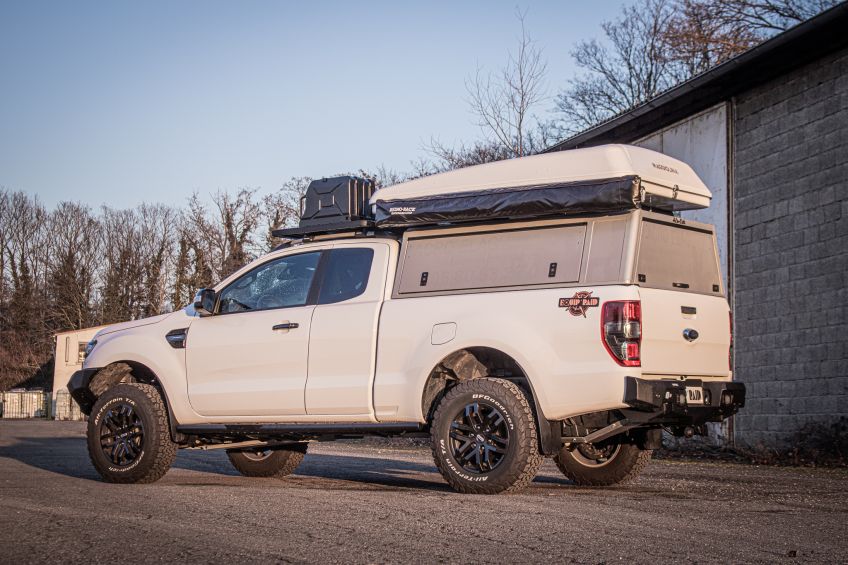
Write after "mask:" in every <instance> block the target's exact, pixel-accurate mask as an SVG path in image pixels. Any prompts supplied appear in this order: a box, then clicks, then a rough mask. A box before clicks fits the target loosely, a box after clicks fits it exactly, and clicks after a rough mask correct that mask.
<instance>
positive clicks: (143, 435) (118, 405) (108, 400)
mask: <svg viewBox="0 0 848 565" xmlns="http://www.w3.org/2000/svg"><path fill="white" fill-rule="evenodd" d="M88 455H89V457H91V462H92V463H93V464H94V468H95V469H97V472H98V473H100V476H101V477H103V480H104V481H106V482H108V483H152V482H153V481H156V480H159V479H160V478H161V477H162V475H164V474H165V473H167V472H168V469H170V468H171V464H172V463H173V462H174V459H175V458H176V456H177V444H175V443H174V442H173V441H171V434H170V431H169V427H168V410H167V409H166V408H165V403H164V402H163V401H162V397H161V396H160V395H159V391H158V390H156V387H154V386H152V385H148V384H140V383H132V384H128V383H124V384H119V385H115V386H114V387H112V388H110V389H109V390H107V391H106V392H105V393H103V394H102V395H101V396H100V398H98V399H97V402H96V403H95V404H94V408H93V409H92V411H91V417H90V418H89V420H88Z"/></svg>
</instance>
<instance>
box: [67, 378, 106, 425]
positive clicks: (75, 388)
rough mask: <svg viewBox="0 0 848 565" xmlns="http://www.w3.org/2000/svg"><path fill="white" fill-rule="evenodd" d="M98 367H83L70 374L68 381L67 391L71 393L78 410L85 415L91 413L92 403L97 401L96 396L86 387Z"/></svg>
mask: <svg viewBox="0 0 848 565" xmlns="http://www.w3.org/2000/svg"><path fill="white" fill-rule="evenodd" d="M99 370H100V369H83V370H81V371H77V372H76V373H74V374H73V375H71V380H69V381H68V392H70V393H71V398H73V399H74V400H75V401H76V403H77V404H79V407H80V410H82V413H83V414H85V415H89V414H91V409H92V408H94V403H95V402H97V397H96V396H94V393H93V392H91V389H90V388H88V385H89V384H90V383H91V377H93V376H94V374H95V373H96V372H97V371H99Z"/></svg>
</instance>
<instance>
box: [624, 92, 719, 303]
mask: <svg viewBox="0 0 848 565" xmlns="http://www.w3.org/2000/svg"><path fill="white" fill-rule="evenodd" d="M727 112H728V107H727V104H725V103H721V104H719V105H718V106H713V107H712V108H710V109H708V110H705V111H703V112H701V113H700V114H696V115H694V116H691V117H689V118H686V119H685V120H682V121H680V122H677V123H675V124H672V125H670V126H668V127H666V128H664V129H662V130H660V131H657V132H655V133H652V134H651V135H649V136H647V137H643V138H642V139H639V140H637V141H635V142H633V145H638V146H639V147H644V148H646V149H653V150H654V151H659V152H661V153H665V154H666V155H668V156H669V157H674V158H675V159H680V160H681V161H684V162H685V163H688V164H689V165H690V166H691V167H692V168H693V169H694V170H695V172H696V173H698V176H700V177H701V180H703V181H704V183H705V184H706V185H707V187H708V188H709V189H710V190H711V191H712V193H713V200H712V203H711V205H710V207H709V208H707V209H705V210H693V211H689V212H683V213H682V214H681V215H682V216H683V217H684V218H691V219H692V220H696V221H699V222H704V223H707V224H713V225H714V226H715V227H716V237H717V239H718V248H719V255H720V257H721V274H722V276H723V277H724V283H725V288H726V287H727V260H728V238H727V231H728V225H727V217H728V213H727V193H728V187H727V179H728V172H727V167H728V160H727V148H728V137H727V136H728V131H727Z"/></svg>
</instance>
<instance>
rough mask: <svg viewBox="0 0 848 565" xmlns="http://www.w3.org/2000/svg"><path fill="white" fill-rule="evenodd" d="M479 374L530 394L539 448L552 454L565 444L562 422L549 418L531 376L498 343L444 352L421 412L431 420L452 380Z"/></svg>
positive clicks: (426, 388) (430, 377)
mask: <svg viewBox="0 0 848 565" xmlns="http://www.w3.org/2000/svg"><path fill="white" fill-rule="evenodd" d="M480 377H494V378H500V379H505V380H508V381H511V382H513V383H515V384H516V385H518V387H519V388H521V390H522V391H523V392H524V393H525V394H526V395H527V396H528V397H529V400H530V403H531V406H532V407H533V416H534V417H535V420H536V429H537V432H538V438H539V450H540V452H541V453H543V454H544V455H553V454H554V453H556V452H557V451H559V449H560V447H561V446H562V440H561V438H562V433H561V431H560V430H559V429H558V426H559V423H558V422H552V421H550V420H548V419H547V418H546V417H545V415H544V412H543V411H542V406H541V404H540V402H539V396H538V394H537V391H536V389H535V388H534V386H533V382H532V379H531V377H530V375H529V374H528V373H527V371H526V370H525V369H524V367H523V366H522V365H521V364H520V363H519V362H518V361H517V360H516V359H515V357H514V356H513V355H510V354H509V353H507V352H505V351H503V350H502V349H500V348H497V347H490V346H468V347H463V348H462V349H457V350H455V351H453V352H451V353H449V354H448V355H446V356H444V357H443V358H442V359H441V360H440V361H439V362H438V363H436V365H435V366H434V367H433V369H432V370H431V371H430V374H429V375H428V377H427V379H426V380H425V383H424V387H423V390H422V393H421V413H422V414H423V415H424V418H425V420H426V421H427V422H428V423H430V422H431V420H432V417H433V414H434V412H435V410H436V407H437V406H438V403H439V401H440V400H441V398H442V397H443V396H444V395H445V394H446V393H447V391H448V390H450V388H451V386H453V384H455V383H457V382H460V381H463V380H467V379H475V378H480Z"/></svg>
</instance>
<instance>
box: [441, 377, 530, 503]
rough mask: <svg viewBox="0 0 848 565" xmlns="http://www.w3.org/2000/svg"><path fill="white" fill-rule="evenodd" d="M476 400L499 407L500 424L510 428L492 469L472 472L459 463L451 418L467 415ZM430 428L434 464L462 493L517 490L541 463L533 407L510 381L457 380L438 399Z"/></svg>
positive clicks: (453, 419) (495, 408)
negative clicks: (440, 398)
mask: <svg viewBox="0 0 848 565" xmlns="http://www.w3.org/2000/svg"><path fill="white" fill-rule="evenodd" d="M475 402H476V403H479V404H482V405H485V406H487V407H489V409H490V414H491V413H492V411H495V412H498V413H500V414H501V415H502V420H501V422H502V424H501V426H499V429H502V430H508V433H507V436H508V444H507V446H506V448H505V450H504V451H505V452H504V453H502V454H500V457H501V459H500V460H499V462H498V463H497V464H496V465H494V466H492V467H491V469H490V470H485V471H481V472H470V471H468V470H467V469H466V468H465V467H463V463H461V462H460V461H459V460H458V459H457V457H456V456H455V451H456V448H455V444H454V443H453V442H454V441H456V440H455V439H452V438H451V431H452V429H453V428H452V426H453V425H454V422H455V420H456V419H457V418H461V417H462V416H461V415H462V414H466V415H467V414H468V412H466V411H465V410H466V407H467V406H469V405H473V404H474V403H475ZM430 430H431V432H430V435H431V446H432V450H433V460H434V461H435V463H436V467H437V468H438V469H439V472H440V473H441V474H442V476H443V477H444V478H445V480H446V481H447V482H448V484H450V486H451V487H453V489H454V490H456V491H458V492H461V493H466V494H498V493H508V492H516V491H518V490H521V489H522V488H524V487H526V486H527V485H529V484H530V483H531V482H532V481H533V478H534V477H535V476H536V471H537V470H538V469H539V465H541V463H542V459H543V458H542V456H541V455H539V446H538V437H537V431H536V423H535V419H534V417H533V409H532V408H531V406H530V403H529V402H528V400H527V397H526V396H525V394H524V393H523V392H522V390H521V389H520V388H519V387H518V386H517V385H516V384H514V383H512V382H510V381H506V380H502V379H494V378H480V379H473V380H468V381H464V382H461V383H459V384H457V385H455V386H454V387H453V388H451V389H450V390H449V391H448V393H447V394H446V395H445V396H444V397H443V398H442V400H441V401H440V402H439V405H438V407H437V408H436V411H435V413H434V415H433V420H432V424H431V427H430ZM454 431H455V430H454ZM468 433H472V434H473V433H474V432H468ZM474 437H481V436H480V434H477V435H475V436H474ZM475 445H477V446H478V447H475V449H481V448H480V447H479V446H480V443H477V444H475ZM464 453H467V452H464ZM460 459H461V458H460ZM470 463H471V462H470V461H469V462H466V464H470Z"/></svg>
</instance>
